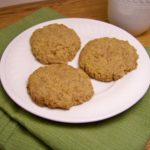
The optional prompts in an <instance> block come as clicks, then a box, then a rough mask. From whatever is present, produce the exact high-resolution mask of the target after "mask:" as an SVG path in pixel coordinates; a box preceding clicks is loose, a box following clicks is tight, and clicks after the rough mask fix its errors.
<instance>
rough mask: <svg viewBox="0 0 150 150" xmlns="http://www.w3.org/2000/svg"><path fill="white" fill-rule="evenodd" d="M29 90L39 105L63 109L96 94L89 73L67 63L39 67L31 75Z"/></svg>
mask: <svg viewBox="0 0 150 150" xmlns="http://www.w3.org/2000/svg"><path fill="white" fill-rule="evenodd" d="M27 90H28V93H29V94H30V96H31V98H32V100H33V101H34V102H35V103H37V104H38V105H41V106H47V107H50V108H62V109H69V108H70V107H71V106H74V105H78V104H81V103H83V102H85V101H88V100H89V99H90V98H91V97H92V95H93V94H94V92H93V87H92V84H91V81H90V79H89V77H88V75H87V74H86V73H85V72H84V71H82V70H81V69H75V68H73V67H71V66H69V65H66V64H52V65H48V66H45V67H40V68H38V69H37V70H35V71H34V72H33V73H32V74H31V75H30V77H29V79H28V84H27Z"/></svg>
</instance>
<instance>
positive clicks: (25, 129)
mask: <svg viewBox="0 0 150 150" xmlns="http://www.w3.org/2000/svg"><path fill="white" fill-rule="evenodd" d="M61 17H63V16H62V15H60V14H58V13H57V12H55V11H53V10H51V9H48V8H43V9H40V10H38V11H36V12H35V13H33V14H32V15H31V16H28V17H26V18H24V19H23V20H21V21H19V22H18V23H16V24H13V25H11V26H9V27H7V28H5V29H2V30H0V52H1V53H2V52H3V51H4V49H5V47H6V46H7V45H8V43H9V42H10V41H11V40H12V39H13V38H14V37H15V36H17V35H18V34H19V33H20V32H22V31H23V30H25V29H26V28H28V27H30V26H32V25H35V24H37V23H40V22H43V21H47V20H51V19H56V18H61ZM147 51H149V52H150V48H149V49H147ZM149 137H150V90H148V91H147V93H146V94H145V96H144V97H143V98H142V100H141V101H139V102H138V103H137V104H136V105H134V106H133V107H132V108H130V109H129V110H127V111H125V112H124V113H122V114H120V115H118V116H115V117H113V118H110V119H107V120H104V121H99V122H95V123H89V124H65V123H57V122H53V121H50V120H45V119H42V118H39V117H37V116H34V115H32V114H30V113H29V112H27V111H25V110H23V109H22V108H20V107H19V106H17V105H16V104H15V103H14V102H13V101H12V100H11V99H10V98H9V97H8V96H7V94H6V93H5V91H4V90H3V88H2V86H0V148H1V149H5V150H16V149H21V150H30V149H31V150H35V149H36V150H46V149H54V150H142V149H144V146H145V144H146V142H147V140H148V138H149Z"/></svg>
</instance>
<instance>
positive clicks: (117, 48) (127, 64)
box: [79, 37, 138, 81]
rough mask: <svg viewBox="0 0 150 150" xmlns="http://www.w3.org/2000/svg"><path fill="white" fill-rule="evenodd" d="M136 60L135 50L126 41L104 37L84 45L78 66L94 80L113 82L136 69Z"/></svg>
mask: <svg viewBox="0 0 150 150" xmlns="http://www.w3.org/2000/svg"><path fill="white" fill-rule="evenodd" d="M137 59H138V55H137V53H136V49H135V48H134V47H133V46H132V45H130V44H129V43H128V42H127V41H123V40H119V39H116V38H108V37H105V38H98V39H94V40H91V41H89V42H88V43H87V44H86V45H85V47H84V48H83V49H82V51H81V53H80V57H79V66H80V68H82V69H83V70H84V71H85V72H86V73H87V74H88V75H89V76H90V77H92V78H94V79H96V80H100V81H113V80H118V79H120V78H121V77H123V76H124V75H125V74H127V73H128V72H130V71H132V70H134V69H136V67H137Z"/></svg>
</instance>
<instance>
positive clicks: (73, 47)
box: [30, 24, 80, 64]
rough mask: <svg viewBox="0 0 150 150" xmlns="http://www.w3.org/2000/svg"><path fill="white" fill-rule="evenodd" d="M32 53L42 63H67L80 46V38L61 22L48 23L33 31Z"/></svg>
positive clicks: (31, 40) (31, 39)
mask: <svg viewBox="0 0 150 150" xmlns="http://www.w3.org/2000/svg"><path fill="white" fill-rule="evenodd" d="M30 43H31V49H32V53H33V55H34V56H35V57H36V59H37V60H39V61H40V62H41V63H43V64H52V63H67V62H68V61H71V60H72V59H73V58H74V57H75V55H76V53H77V51H78V50H79V48H80V39H79V37H78V35H77V34H76V32H75V31H74V30H73V29H70V28H68V27H67V26H65V25H63V24H50V25H48V26H44V27H43V28H40V29H37V30H35V31H34V32H33V34H32V36H31V38H30Z"/></svg>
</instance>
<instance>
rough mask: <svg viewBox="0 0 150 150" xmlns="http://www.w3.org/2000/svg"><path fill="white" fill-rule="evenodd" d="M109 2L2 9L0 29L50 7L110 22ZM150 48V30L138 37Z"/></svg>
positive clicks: (56, 0) (61, 0) (55, 1)
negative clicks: (108, 15)
mask: <svg viewBox="0 0 150 150" xmlns="http://www.w3.org/2000/svg"><path fill="white" fill-rule="evenodd" d="M107 4H108V1H107V0H47V1H42V2H36V3H29V4H23V5H16V6H9V7H4V8H0V29H2V28H4V27H7V26H9V25H11V24H13V23H15V22H16V21H18V20H20V19H22V18H23V17H25V16H27V15H30V14H31V13H32V12H34V11H35V10H37V9H39V8H42V7H50V8H53V9H55V10H56V11H58V12H60V13H61V14H63V15H65V16H67V17H81V18H91V19H97V20H101V21H106V22H108V19H107ZM137 39H138V40H139V41H140V42H141V43H142V44H143V45H144V46H150V29H149V30H148V31H147V32H145V33H144V34H142V35H140V36H138V37H137Z"/></svg>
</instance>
